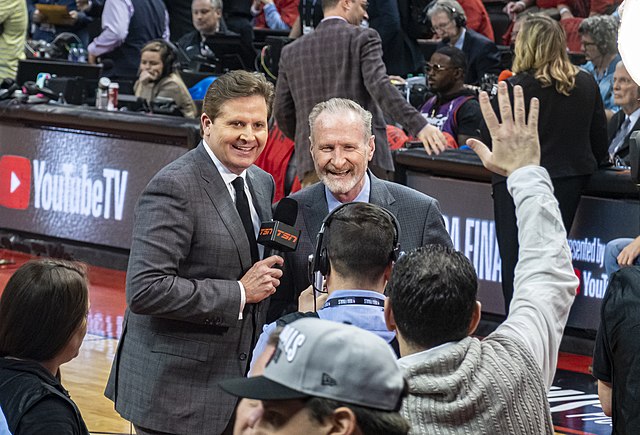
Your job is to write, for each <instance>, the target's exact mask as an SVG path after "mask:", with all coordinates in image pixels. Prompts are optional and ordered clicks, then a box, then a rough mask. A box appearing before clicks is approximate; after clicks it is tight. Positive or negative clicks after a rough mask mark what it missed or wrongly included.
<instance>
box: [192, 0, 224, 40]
mask: <svg viewBox="0 0 640 435" xmlns="http://www.w3.org/2000/svg"><path fill="white" fill-rule="evenodd" d="M221 17H222V10H220V9H215V8H214V7H213V6H212V5H211V2H210V1H209V0H193V3H191V19H192V21H193V27H195V28H196V30H197V31H198V32H200V33H201V34H202V35H213V34H215V33H216V32H217V31H218V24H219V23H220V18H221Z"/></svg>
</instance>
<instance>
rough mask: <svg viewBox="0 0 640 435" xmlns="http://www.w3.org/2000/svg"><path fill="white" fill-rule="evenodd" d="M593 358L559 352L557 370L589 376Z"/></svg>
mask: <svg viewBox="0 0 640 435" xmlns="http://www.w3.org/2000/svg"><path fill="white" fill-rule="evenodd" d="M592 363H593V358H592V357H591V356H585V355H575V354H572V353H565V352H560V354H559V355H558V370H567V371H570V372H575V373H583V374H585V375H590V374H591V364H592Z"/></svg>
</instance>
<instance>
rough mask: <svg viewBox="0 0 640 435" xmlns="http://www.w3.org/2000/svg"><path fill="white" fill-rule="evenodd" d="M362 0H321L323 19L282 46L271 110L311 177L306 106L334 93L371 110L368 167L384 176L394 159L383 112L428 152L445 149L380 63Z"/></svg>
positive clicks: (300, 170) (300, 167) (304, 176)
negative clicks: (371, 148)
mask: <svg viewBox="0 0 640 435" xmlns="http://www.w3.org/2000/svg"><path fill="white" fill-rule="evenodd" d="M366 6H367V1H366V0H323V1H322V8H323V11H324V16H325V18H324V19H323V20H322V22H321V23H320V24H319V25H318V26H317V27H316V28H315V30H314V31H313V32H311V33H310V34H307V35H305V36H303V37H301V38H299V39H297V40H296V41H294V42H292V43H291V44H288V45H286V46H285V47H284V48H283V49H282V55H281V57H280V64H279V69H278V71H279V72H278V82H277V85H276V100H275V103H274V114H275V117H276V120H277V122H278V126H279V127H280V129H281V130H282V131H283V133H284V134H285V135H286V136H287V137H289V138H291V139H293V140H294V141H295V164H296V170H297V174H298V176H299V177H300V179H301V180H302V181H303V185H308V184H309V183H310V182H313V181H315V180H316V179H317V178H316V177H315V171H314V169H313V162H312V161H311V154H310V153H309V124H308V122H307V119H308V117H309V113H310V112H311V109H312V108H313V107H314V106H315V105H316V104H318V103H320V102H321V101H326V100H328V99H330V98H333V97H339V98H349V99H351V100H354V101H356V102H358V103H359V104H360V105H361V106H362V107H364V108H365V109H367V110H368V111H370V112H371V113H372V114H373V134H374V135H375V137H376V148H377V150H376V154H375V155H374V157H373V161H372V163H371V170H372V171H373V172H374V173H375V174H376V175H378V176H381V177H383V178H388V177H387V174H388V172H391V171H393V160H392V158H391V152H390V151H389V145H388V143H387V135H386V123H385V120H384V116H383V111H384V112H385V113H386V114H388V115H390V116H391V117H392V118H393V119H394V120H395V121H397V122H400V123H401V124H402V125H403V126H404V127H405V128H406V129H407V130H408V131H409V132H410V133H411V134H414V135H416V136H417V137H418V138H419V139H420V140H421V141H422V143H423V144H424V146H425V148H426V150H427V152H429V153H431V152H432V151H436V152H438V151H440V150H444V148H445V145H446V139H445V138H444V136H443V135H442V133H441V132H440V131H439V130H438V129H437V128H435V127H433V126H430V125H427V122H426V120H425V119H424V118H423V117H422V115H420V113H419V112H418V111H417V110H416V109H415V108H414V107H413V106H411V105H410V104H409V103H408V102H407V101H406V100H405V99H404V98H403V97H402V95H401V94H400V92H399V91H398V90H397V89H396V88H395V87H394V86H393V85H392V84H391V81H390V80H389V76H387V73H386V69H385V66H384V63H383V61H382V43H381V41H380V35H378V33H377V32H376V31H375V30H373V29H365V28H362V27H360V23H361V22H362V20H363V18H367V11H366Z"/></svg>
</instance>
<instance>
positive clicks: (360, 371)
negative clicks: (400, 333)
mask: <svg viewBox="0 0 640 435" xmlns="http://www.w3.org/2000/svg"><path fill="white" fill-rule="evenodd" d="M220 386H221V387H222V388H223V389H224V390H226V391H228V392H229V393H231V394H233V395H235V396H238V397H248V398H252V399H259V400H261V401H262V412H261V414H260V415H258V416H257V417H258V418H257V421H256V422H255V424H254V429H255V430H256V431H258V432H259V433H261V434H275V433H279V434H284V433H296V434H316V433H341V434H345V435H347V434H354V435H355V434H370V435H374V434H385V435H400V434H406V433H407V432H408V431H409V425H408V424H407V422H406V420H404V419H403V418H402V417H401V416H400V414H399V412H398V410H399V409H400V405H401V404H402V399H403V397H404V395H405V381H404V379H403V377H402V373H401V371H400V369H399V368H398V366H397V365H396V359H395V356H394V354H393V351H392V350H391V349H390V348H389V346H388V345H387V343H386V342H385V341H384V340H382V339H381V338H380V337H378V336H376V335H375V334H372V333H371V332H369V331H365V330H363V329H360V328H357V327H355V326H351V325H345V324H341V323H337V322H329V321H326V320H320V319H312V318H308V319H300V320H297V321H295V322H293V323H291V324H289V325H287V326H285V327H284V329H283V330H282V333H281V334H280V340H279V342H278V348H277V349H276V352H275V354H274V356H273V358H272V359H271V361H269V363H268V364H267V366H266V368H265V370H264V374H263V375H262V376H256V377H249V378H240V379H232V380H228V381H224V382H222V383H221V384H220Z"/></svg>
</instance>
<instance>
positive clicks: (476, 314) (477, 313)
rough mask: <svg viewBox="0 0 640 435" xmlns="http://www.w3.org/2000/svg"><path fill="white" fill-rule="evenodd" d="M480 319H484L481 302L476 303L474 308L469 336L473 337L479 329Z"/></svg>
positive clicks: (468, 331)
mask: <svg viewBox="0 0 640 435" xmlns="http://www.w3.org/2000/svg"><path fill="white" fill-rule="evenodd" d="M480 317H482V304H481V303H480V301H476V304H475V306H474V307H473V313H472V314H471V321H470V322H469V329H468V330H467V335H472V334H473V333H474V332H476V329H478V325H479V324H480Z"/></svg>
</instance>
